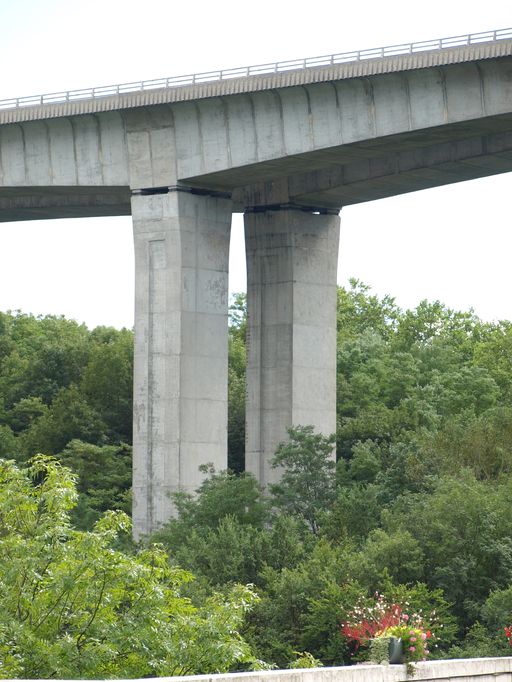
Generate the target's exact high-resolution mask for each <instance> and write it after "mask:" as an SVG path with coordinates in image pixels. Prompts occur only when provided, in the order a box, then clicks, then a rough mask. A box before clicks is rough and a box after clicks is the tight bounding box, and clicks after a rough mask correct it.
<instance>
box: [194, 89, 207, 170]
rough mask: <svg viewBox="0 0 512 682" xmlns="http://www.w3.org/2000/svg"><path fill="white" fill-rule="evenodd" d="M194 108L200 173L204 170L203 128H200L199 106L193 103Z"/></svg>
mask: <svg viewBox="0 0 512 682" xmlns="http://www.w3.org/2000/svg"><path fill="white" fill-rule="evenodd" d="M194 108H195V110H196V116H197V136H198V138H199V140H198V146H199V149H200V150H201V171H204V169H205V159H204V138H203V128H202V124H201V107H200V106H199V103H198V102H194Z"/></svg>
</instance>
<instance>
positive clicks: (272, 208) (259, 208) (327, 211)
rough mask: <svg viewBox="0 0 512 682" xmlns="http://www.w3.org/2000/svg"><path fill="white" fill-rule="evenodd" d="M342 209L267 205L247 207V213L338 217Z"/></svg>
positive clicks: (298, 205)
mask: <svg viewBox="0 0 512 682" xmlns="http://www.w3.org/2000/svg"><path fill="white" fill-rule="evenodd" d="M340 210H341V209H340V208H339V209H338V208H326V207H325V206H302V205H301V204H266V205H262V206H246V208H245V211H244V212H245V213H265V212H266V211H301V212H302V213H314V214H317V215H318V214H320V215H338V213H339V212H340Z"/></svg>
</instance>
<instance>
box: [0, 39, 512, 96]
mask: <svg viewBox="0 0 512 682" xmlns="http://www.w3.org/2000/svg"><path fill="white" fill-rule="evenodd" d="M510 39H512V28H502V29H498V30H496V31H485V32H483V33H471V34H467V35H463V36H451V37H450V38H437V39H435V40H423V41H420V42H417V43H402V44H400V45H389V46H387V47H374V48H370V49H367V50H356V51H352V52H339V53H338V54H330V55H323V56H321V57H306V58H305V59H291V60H289V61H283V62H275V63H267V64H257V65H255V66H239V67H236V68H234V69H223V70H219V71H205V72H203V73H195V74H188V75H185V76H171V77H170V78H157V79H154V80H148V81H135V82H133V83H122V84H121V85H102V86H100V87H95V88H83V89H81V90H70V91H68V92H64V91H60V92H51V93H48V94H44V95H30V96H28V97H14V98H11V99H3V100H0V110H5V109H22V108H25V107H32V106H41V105H42V104H57V103H61V102H76V101H78V100H89V99H98V98H101V97H111V96H113V95H122V94H125V93H134V92H144V91H146V90H158V89H162V88H179V87H183V86H186V85H196V84H200V83H210V82H215V81H225V80H230V79H233V78H244V77H248V76H259V75H264V74H272V73H280V72H283V71H295V70H302V69H310V68H314V67H319V66H330V65H331V64H346V63H350V62H359V61H366V60H369V59H382V58H383V57H392V56H397V55H404V54H414V53H415V52H428V51H431V50H443V49H446V48H450V47H461V46H464V45H477V44H478V43H489V42H493V41H497V40H510Z"/></svg>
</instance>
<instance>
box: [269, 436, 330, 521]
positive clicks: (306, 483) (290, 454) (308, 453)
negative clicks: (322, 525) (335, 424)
mask: <svg viewBox="0 0 512 682" xmlns="http://www.w3.org/2000/svg"><path fill="white" fill-rule="evenodd" d="M288 435H289V441H287V442H284V443H281V444H280V445H279V447H278V448H277V450H276V453H275V455H274V458H273V459H272V467H273V468H274V469H277V468H281V470H282V473H281V478H280V481H279V483H276V484H272V485H270V486H269V490H270V492H271V494H272V498H273V503H274V505H275V506H276V507H277V508H278V509H281V510H283V511H285V512H286V513H289V514H292V515H297V516H298V517H299V518H302V519H303V520H304V522H305V523H306V524H307V526H308V527H309V528H310V529H311V530H312V531H313V533H317V532H318V528H319V519H320V515H321V514H322V513H323V512H325V511H326V510H327V509H329V507H330V506H331V505H332V503H333V502H334V499H335V476H334V470H335V468H336V464H335V462H334V459H333V457H332V455H333V449H334V443H335V436H334V435H332V436H329V437H326V436H322V435H321V434H317V433H314V431H313V427H312V426H296V427H291V428H290V429H288Z"/></svg>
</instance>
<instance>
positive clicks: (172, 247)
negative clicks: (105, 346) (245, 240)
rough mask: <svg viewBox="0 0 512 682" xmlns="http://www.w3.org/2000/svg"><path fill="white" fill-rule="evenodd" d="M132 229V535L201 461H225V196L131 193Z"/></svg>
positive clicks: (151, 521)
mask: <svg viewBox="0 0 512 682" xmlns="http://www.w3.org/2000/svg"><path fill="white" fill-rule="evenodd" d="M132 215H133V228H134V239H135V291H136V301H135V368H134V439H133V446H134V453H133V457H134V462H133V464H134V467H133V469H134V473H133V495H134V507H133V523H134V535H135V537H140V536H142V535H146V534H148V533H150V532H151V531H153V530H154V529H155V528H157V527H158V526H160V525H161V524H163V523H164V522H166V521H167V520H168V519H169V518H170V517H171V516H172V514H173V504H172V500H171V499H170V494H171V493H174V492H177V491H179V490H182V491H186V492H193V491H194V490H195V489H196V488H197V487H198V485H199V484H200V482H201V480H202V474H200V472H199V471H198V467H199V466H200V465H201V464H205V463H208V462H211V463H213V464H214V466H215V467H216V468H217V469H225V468H226V466H227V311H228V257H229V236H230V229H231V201H230V200H228V199H222V198H212V197H208V196H197V195H193V194H190V193H188V192H184V191H171V192H169V193H167V194H151V195H149V196H144V195H135V196H133V197H132Z"/></svg>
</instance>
